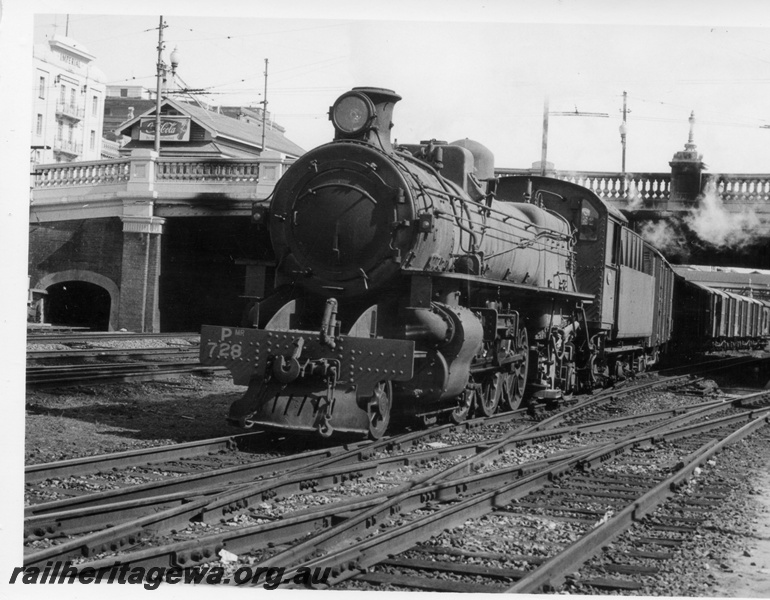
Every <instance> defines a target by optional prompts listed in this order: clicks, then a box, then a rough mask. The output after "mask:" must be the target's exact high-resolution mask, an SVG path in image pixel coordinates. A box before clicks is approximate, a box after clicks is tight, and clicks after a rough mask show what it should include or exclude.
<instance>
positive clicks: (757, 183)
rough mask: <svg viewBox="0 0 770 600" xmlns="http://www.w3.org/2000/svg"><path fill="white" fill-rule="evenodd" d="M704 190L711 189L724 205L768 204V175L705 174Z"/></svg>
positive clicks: (769, 180) (769, 188)
mask: <svg viewBox="0 0 770 600" xmlns="http://www.w3.org/2000/svg"><path fill="white" fill-rule="evenodd" d="M706 186H707V187H706V190H707V191H708V190H709V189H713V190H714V191H715V192H716V193H717V194H718V195H719V196H720V197H721V198H722V202H724V203H725V204H758V203H770V175H761V174H745V173H743V174H735V173H732V174H711V173H708V174H706Z"/></svg>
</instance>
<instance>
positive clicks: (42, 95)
mask: <svg viewBox="0 0 770 600" xmlns="http://www.w3.org/2000/svg"><path fill="white" fill-rule="evenodd" d="M37 95H38V97H39V98H45V77H41V78H40V84H39V86H38V89H37Z"/></svg>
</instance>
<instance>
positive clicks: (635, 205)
mask: <svg viewBox="0 0 770 600" xmlns="http://www.w3.org/2000/svg"><path fill="white" fill-rule="evenodd" d="M627 185H628V187H627V188H626V197H627V198H628V210H638V209H640V208H642V205H643V203H644V198H642V195H641V194H640V193H639V188H637V187H636V183H635V182H633V181H629V182H628V184H627Z"/></svg>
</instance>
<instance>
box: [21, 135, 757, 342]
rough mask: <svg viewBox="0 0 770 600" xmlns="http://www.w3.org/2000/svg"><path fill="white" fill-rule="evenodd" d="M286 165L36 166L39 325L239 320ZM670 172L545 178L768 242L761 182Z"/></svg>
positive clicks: (695, 170)
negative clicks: (77, 317)
mask: <svg viewBox="0 0 770 600" xmlns="http://www.w3.org/2000/svg"><path fill="white" fill-rule="evenodd" d="M291 162H292V161H291V160H286V159H282V158H280V157H278V156H275V157H271V156H265V155H263V156H262V157H259V158H256V159H255V158H251V159H234V158H227V159H200V158H179V157H166V156H158V155H157V154H156V153H155V152H154V151H152V150H150V149H136V150H134V151H133V153H132V155H131V156H129V157H125V158H120V159H116V160H105V161H93V162H77V163H60V164H48V165H37V166H36V167H35V168H34V171H33V174H32V176H31V177H32V179H31V206H30V256H29V276H30V287H31V288H35V289H38V290H45V291H46V292H47V293H48V295H47V297H46V301H47V313H44V314H42V315H41V316H40V318H43V319H45V318H46V317H53V316H56V315H58V314H63V313H62V312H61V311H62V310H63V309H62V308H61V307H62V306H64V305H66V306H68V307H69V311H70V312H69V314H70V315H71V314H73V312H72V311H73V309H72V307H73V306H75V307H77V306H79V305H86V307H85V308H82V310H80V313H78V311H77V310H75V313H78V314H82V317H81V318H82V319H83V320H84V321H87V322H84V323H82V324H83V325H84V326H89V327H92V328H96V329H107V330H115V329H121V328H124V329H127V330H131V331H160V330H163V331H182V330H190V329H197V327H198V325H199V324H200V322H201V319H207V320H208V321H209V322H212V323H213V324H232V323H233V322H239V321H240V317H241V311H242V309H243V306H244V304H245V303H246V302H248V299H249V298H254V297H259V296H262V295H263V294H264V292H265V290H263V289H260V288H259V285H260V284H259V283H258V282H260V281H262V280H263V277H262V275H263V274H264V272H265V269H269V268H270V267H269V265H267V264H265V263H264V262H260V260H259V259H258V258H256V257H258V256H260V255H264V251H265V248H266V246H265V240H264V236H260V235H259V233H258V232H257V231H256V230H255V229H254V226H253V225H252V224H251V223H250V218H249V217H250V215H251V206H252V204H253V203H254V202H257V201H262V200H266V199H267V198H268V197H269V195H270V193H271V192H272V190H273V187H274V185H275V183H276V181H277V180H278V179H279V178H280V177H281V175H282V174H283V173H284V172H285V170H286V169H287V168H288V166H289V165H290V164H291ZM671 167H672V168H671V171H670V172H663V173H602V172H568V171H549V172H547V173H546V174H547V175H550V176H554V177H558V178H560V179H564V180H567V181H571V182H574V183H577V184H579V185H582V186H584V187H587V188H589V189H591V190H593V191H594V192H595V193H596V194H597V195H599V196H600V197H602V198H603V199H605V200H606V201H607V202H609V203H610V204H611V205H613V206H615V207H617V208H619V209H623V210H625V211H627V214H629V215H632V216H633V217H634V218H638V219H639V220H653V221H654V220H661V219H667V218H670V217H671V216H676V215H683V216H687V215H697V214H698V211H701V212H702V211H705V210H707V209H708V210H712V209H716V210H719V211H721V213H722V217H723V218H722V219H721V220H722V221H723V222H729V221H731V220H735V221H736V222H737V223H738V224H739V225H740V226H741V227H743V228H744V229H746V226H747V223H748V224H749V225H750V226H751V227H753V228H754V229H756V230H757V231H761V232H764V235H767V231H768V224H770V175H767V174H763V175H759V174H756V175H752V174H720V175H718V176H717V175H712V174H709V173H705V172H704V171H703V170H702V163H701V162H700V160H699V158H698V159H697V160H692V161H689V162H688V161H684V163H682V161H677V160H676V155H675V160H674V161H672V163H671ZM496 174H498V175H511V174H518V175H526V174H540V171H538V170H534V169H497V170H496ZM709 197H713V198H714V199H715V202H716V204H714V201H707V199H708V198H709ZM747 214H751V215H752V220H750V221H749V220H747V219H746V215H747ZM724 215H727V217H726V218H725V217H724ZM161 274H162V276H161ZM86 315H88V316H86ZM94 315H95V316H94Z"/></svg>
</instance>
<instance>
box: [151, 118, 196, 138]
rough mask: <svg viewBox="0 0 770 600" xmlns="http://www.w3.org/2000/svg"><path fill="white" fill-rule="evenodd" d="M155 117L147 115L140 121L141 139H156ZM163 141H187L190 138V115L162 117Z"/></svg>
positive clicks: (161, 136) (161, 131)
mask: <svg viewBox="0 0 770 600" xmlns="http://www.w3.org/2000/svg"><path fill="white" fill-rule="evenodd" d="M155 127H156V122H155V117H146V118H143V119H141V120H140V121H139V139H140V140H154V139H155ZM160 139H161V141H163V140H166V141H174V142H187V141H189V140H190V117H163V116H162V117H161V119H160Z"/></svg>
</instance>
